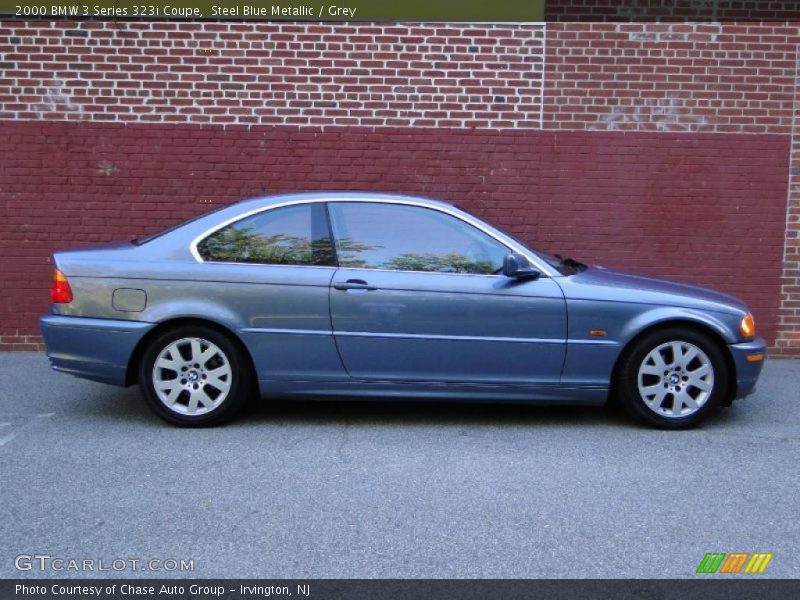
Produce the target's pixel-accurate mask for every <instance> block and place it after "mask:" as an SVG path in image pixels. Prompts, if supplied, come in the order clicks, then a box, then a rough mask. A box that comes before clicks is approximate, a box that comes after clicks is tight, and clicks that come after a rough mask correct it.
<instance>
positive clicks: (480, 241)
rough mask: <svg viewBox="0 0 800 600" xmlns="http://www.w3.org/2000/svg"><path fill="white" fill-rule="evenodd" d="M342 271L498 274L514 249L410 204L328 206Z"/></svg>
mask: <svg viewBox="0 0 800 600" xmlns="http://www.w3.org/2000/svg"><path fill="white" fill-rule="evenodd" d="M328 210H329V212H330V215H331V224H332V226H333V231H334V237H335V240H336V252H337V256H338V259H339V266H341V267H354V268H365V269H388V270H397V271H429V272H436V273H471V274H480V275H490V274H497V273H500V272H501V271H502V268H503V258H504V257H505V255H506V254H507V253H508V249H507V248H506V247H505V246H504V245H503V244H501V243H500V242H498V241H497V240H495V239H494V238H492V237H490V236H488V235H486V234H485V233H483V232H482V231H480V230H479V229H477V228H476V227H473V226H472V225H470V224H469V223H465V222H464V221H462V220H460V219H457V218H455V217H452V216H450V215H447V214H444V213H441V212H439V211H437V210H433V209H429V208H424V207H419V206H409V205H404V204H382V203H378V202H375V203H372V202H331V203H329V204H328Z"/></svg>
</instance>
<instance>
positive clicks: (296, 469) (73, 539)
mask: <svg viewBox="0 0 800 600" xmlns="http://www.w3.org/2000/svg"><path fill="white" fill-rule="evenodd" d="M798 383H800V361H793V360H769V361H768V362H767V364H766V366H765V370H764V374H763V375H762V378H761V381H760V382H759V386H758V391H757V393H756V394H755V395H753V396H751V397H750V398H748V399H746V400H743V401H739V402H737V403H735V404H734V406H733V407H732V408H730V409H727V410H722V411H721V412H720V413H719V414H717V415H715V416H714V417H713V418H712V419H711V420H710V421H708V422H707V423H706V424H705V425H704V426H703V427H702V428H700V429H697V430H693V431H682V432H663V431H654V430H651V429H647V428H645V427H642V426H639V425H638V424H636V423H634V422H633V421H631V420H630V419H628V418H627V417H626V416H624V415H623V414H621V413H620V412H618V411H616V410H610V409H606V408H569V407H564V408H537V407H529V406H518V405H516V406H513V405H512V406H508V405H491V404H481V405H476V404H462V403H448V404H432V403H404V402H392V403H380V402H377V403H376V402H370V403H366V402H338V401H337V402H305V401H304V402H285V401H284V402H279V403H275V402H271V403H268V402H264V403H259V404H258V405H257V406H254V407H251V408H250V409H248V411H247V412H246V414H244V415H243V416H242V417H241V418H239V419H237V420H236V421H234V422H233V423H231V424H229V425H226V426H224V427H219V428H214V429H201V430H186V429H177V428H174V427H171V426H169V425H167V424H165V423H163V422H161V421H160V420H159V419H157V418H156V417H155V416H153V415H151V414H150V412H149V411H148V410H147V408H146V407H145V406H144V403H143V402H142V400H141V399H140V397H139V392H138V389H137V388H129V389H120V388H114V387H109V386H105V385H102V384H97V383H92V382H87V381H81V380H78V379H75V378H73V377H70V376H67V375H63V374H58V373H55V372H52V371H51V370H50V369H49V366H48V363H47V360H46V358H45V357H44V355H42V354H38V353H3V354H0V577H36V578H39V577H65V576H71V577H77V576H81V577H105V576H113V577H120V576H123V577H136V576H145V577H152V576H158V577H165V576H166V577H171V576H191V577H197V578H215V577H258V578H374V577H381V578H395V577H402V578H528V577H547V578H560V577H579V578H582V577H610V578H616V577H640V578H650V577H668V578H672V577H694V576H695V575H694V572H695V569H696V568H697V565H698V564H699V562H700V561H701V559H702V558H703V556H704V554H705V553H706V552H771V553H772V554H773V559H772V561H771V563H770V564H769V566H768V568H767V570H766V571H765V575H764V576H769V577H791V578H797V577H800V519H798V516H800V494H799V493H798V491H799V489H800V485H798V484H799V483H800V411H798V405H799V404H800V386H798ZM37 556H39V557H41V556H47V557H49V558H46V559H41V558H38V559H37V558H34V557H37ZM19 557H22V558H21V559H20V558H19ZM59 560H60V561H62V562H54V561H59ZM71 560H74V561H76V563H71V562H70V561H71ZM84 560H91V561H94V562H93V563H92V565H93V569H94V570H91V571H75V570H72V569H71V568H70V567H72V566H74V565H77V564H80V563H81V562H82V561H84ZM171 560H174V561H176V562H178V564H179V561H181V560H183V561H191V565H187V569H188V568H189V566H191V568H192V569H193V570H192V571H185V572H180V569H179V568H176V569H175V570H169V571H166V570H165V569H172V567H175V564H174V563H171V562H169V561H171ZM114 561H117V562H116V563H114ZM119 561H125V567H124V569H123V570H122V571H117V570H115V569H116V567H120V566H122V563H121V562H119ZM130 561H136V565H137V566H136V570H135V571H134V570H132V569H131V568H130V565H131V564H132V563H131V562H130ZM150 561H157V562H155V563H151V562H150ZM142 562H144V563H145V564H144V565H143V564H142ZM41 564H44V565H45V568H44V570H41V569H40V568H39V567H40V565H41ZM101 564H102V565H103V566H105V567H106V568H107V569H109V570H105V571H99V570H97V569H98V568H99V567H100V565H101ZM147 564H150V566H152V567H153V568H155V569H161V570H160V571H159V572H158V573H153V572H152V571H143V570H142V568H149V567H147ZM54 565H55V566H60V567H61V569H60V570H57V569H55V568H54ZM18 567H19V568H22V569H23V570H18ZM28 567H30V568H28Z"/></svg>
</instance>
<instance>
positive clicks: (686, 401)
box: [616, 327, 728, 429]
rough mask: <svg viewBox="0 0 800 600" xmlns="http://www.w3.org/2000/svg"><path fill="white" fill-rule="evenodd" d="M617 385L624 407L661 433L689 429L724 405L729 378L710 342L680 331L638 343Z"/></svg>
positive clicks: (659, 333) (624, 361) (624, 363)
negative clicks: (665, 430) (660, 430)
mask: <svg viewBox="0 0 800 600" xmlns="http://www.w3.org/2000/svg"><path fill="white" fill-rule="evenodd" d="M616 383H617V386H616V387H617V390H618V395H619V401H620V404H621V405H622V406H623V408H625V410H626V411H627V412H628V413H630V414H631V415H633V416H634V417H636V418H638V419H640V420H642V421H644V422H645V423H647V424H649V425H652V426H654V427H659V428H661V429H686V428H689V427H694V426H695V425H697V424H698V423H700V422H701V421H702V420H703V419H705V418H706V417H707V416H708V415H709V414H710V413H711V412H713V411H714V409H715V408H716V407H718V406H719V405H720V403H721V402H722V399H723V397H724V395H725V393H726V390H727V386H728V373H727V369H726V365H725V358H724V356H723V354H722V352H721V350H720V349H719V347H718V346H717V345H716V344H715V343H714V342H713V341H711V339H709V338H708V337H707V336H706V335H703V334H702V333H699V332H697V331H694V330H692V329H685V328H677V327H676V328H669V329H662V330H658V331H654V332H652V333H650V334H647V335H645V336H644V337H642V338H641V339H640V340H638V341H637V342H635V344H634V346H632V347H631V348H630V350H629V351H628V352H627V353H626V354H625V356H624V357H623V359H622V362H621V364H620V369H619V371H618V380H617V382H616Z"/></svg>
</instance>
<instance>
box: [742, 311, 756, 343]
mask: <svg viewBox="0 0 800 600" xmlns="http://www.w3.org/2000/svg"><path fill="white" fill-rule="evenodd" d="M739 331H740V332H741V334H742V335H743V336H744V337H746V338H751V337H753V336H755V334H756V322H755V321H754V320H753V315H751V314H750V313H747V314H746V315H745V316H744V317H742V322H741V323H740V324H739Z"/></svg>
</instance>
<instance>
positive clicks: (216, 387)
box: [139, 325, 252, 427]
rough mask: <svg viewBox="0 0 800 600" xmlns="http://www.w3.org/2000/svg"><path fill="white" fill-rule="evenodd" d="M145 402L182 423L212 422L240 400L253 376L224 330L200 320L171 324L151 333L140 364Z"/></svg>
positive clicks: (236, 407) (226, 414) (229, 412)
mask: <svg viewBox="0 0 800 600" xmlns="http://www.w3.org/2000/svg"><path fill="white" fill-rule="evenodd" d="M139 382H140V384H141V386H142V392H143V395H144V398H145V401H146V402H147V404H148V406H149V407H150V408H151V409H152V410H153V412H155V413H156V414H157V415H158V416H159V417H161V418H162V419H164V420H165V421H168V422H169V423H172V424H173V425H180V426H183V427H202V426H207V425H217V424H219V423H222V422H224V421H227V420H228V419H230V418H232V417H233V416H234V415H235V414H236V413H237V412H238V411H239V410H240V409H241V408H242V407H243V406H244V404H245V402H246V401H247V398H248V396H249V393H250V387H251V385H252V376H251V372H250V369H249V365H248V364H247V362H246V360H245V357H244V356H243V354H242V352H241V351H240V350H239V348H238V347H237V345H236V344H234V343H233V342H232V341H231V340H230V339H229V338H228V337H227V336H225V335H223V334H222V333H220V332H218V331H216V330H215V329H211V328H209V327H203V326H199V325H198V326H194V325H190V326H185V327H178V328H175V329H171V330H169V331H167V332H165V333H163V334H162V335H160V336H158V337H157V338H155V339H154V340H153V341H152V342H151V343H150V345H149V346H148V347H147V349H146V350H145V353H144V356H143V359H142V361H141V363H140V366H139Z"/></svg>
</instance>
